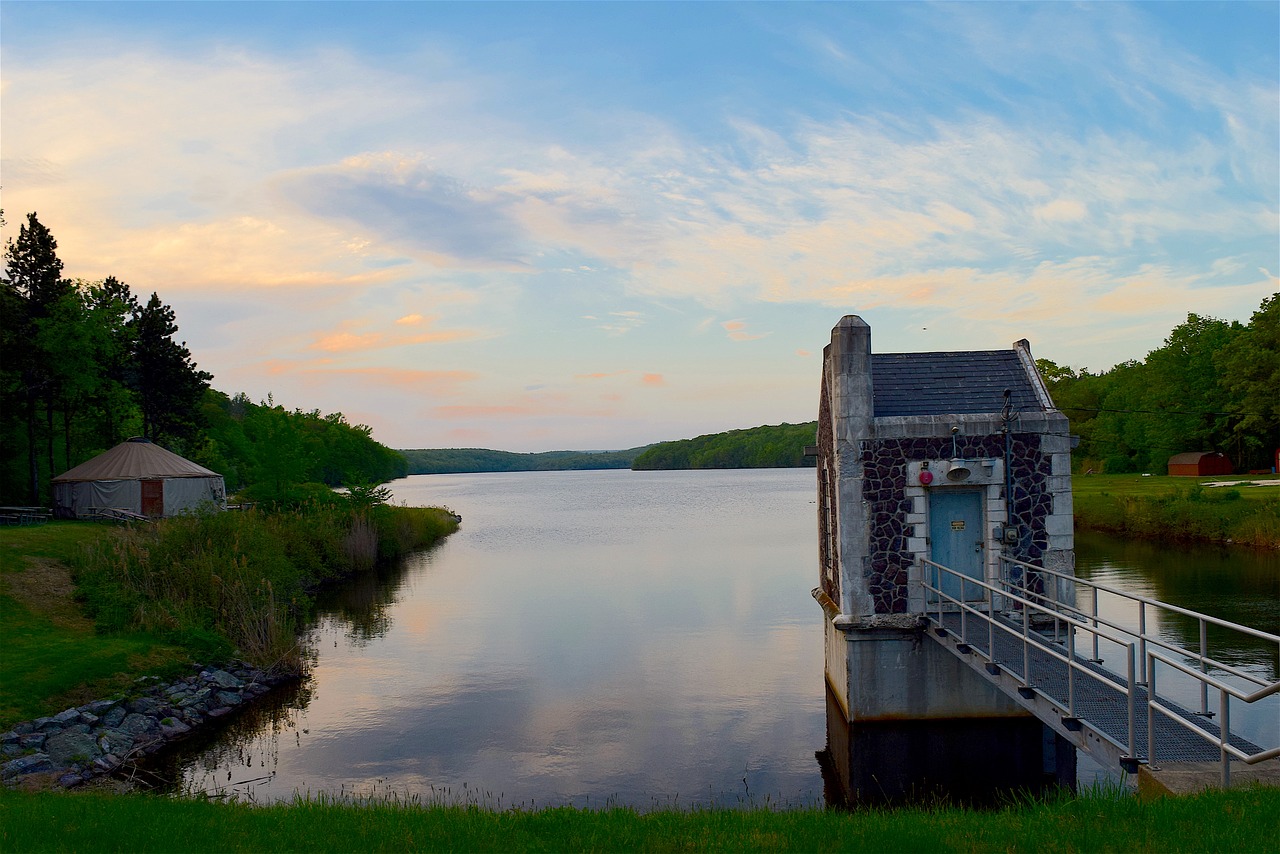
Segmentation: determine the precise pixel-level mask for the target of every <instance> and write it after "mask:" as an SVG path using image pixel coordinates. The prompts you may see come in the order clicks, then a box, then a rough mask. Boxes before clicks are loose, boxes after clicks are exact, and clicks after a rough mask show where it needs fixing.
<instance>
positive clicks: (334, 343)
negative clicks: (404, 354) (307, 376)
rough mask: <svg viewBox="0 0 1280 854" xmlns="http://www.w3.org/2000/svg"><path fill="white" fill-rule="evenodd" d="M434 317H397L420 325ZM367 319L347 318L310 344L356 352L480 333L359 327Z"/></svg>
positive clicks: (400, 323) (333, 350)
mask: <svg viewBox="0 0 1280 854" xmlns="http://www.w3.org/2000/svg"><path fill="white" fill-rule="evenodd" d="M433 321H434V319H433V318H423V317H422V316H421V315H410V316H409V317H402V318H400V319H399V320H397V321H395V324H396V325H397V326H419V325H422V324H424V323H425V324H426V325H428V326H430V325H432V324H433ZM366 325H367V323H366V322H363V321H351V320H349V321H345V322H344V323H343V324H342V327H341V328H339V329H337V330H334V331H332V332H326V333H321V334H320V335H319V336H318V337H317V338H316V339H315V341H314V342H312V344H311V345H310V347H309V349H311V350H320V351H322V352H325V353H355V352H364V351H368V350H384V349H387V348H390V347H407V346H410V345H413V344H431V343H440V342H445V341H461V340H465V339H468V338H475V337H478V333H475V332H471V331H468V330H465V329H442V330H427V331H425V332H413V333H402V332H395V333H388V332H381V331H378V330H371V331H368V332H363V331H359V330H361V329H362V328H363V327H364V326H366Z"/></svg>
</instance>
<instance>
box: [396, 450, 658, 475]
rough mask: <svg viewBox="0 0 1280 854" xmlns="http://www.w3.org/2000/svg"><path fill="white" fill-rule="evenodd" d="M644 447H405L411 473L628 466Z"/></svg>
mask: <svg viewBox="0 0 1280 854" xmlns="http://www.w3.org/2000/svg"><path fill="white" fill-rule="evenodd" d="M643 450H644V448H631V449H630V450H626V451H544V452H542V453H538V454H516V453H512V452H510V451H491V450H489V449H487V448H431V449H423V448H420V449H417V450H408V451H405V450H402V451H400V453H401V454H403V455H404V457H405V459H406V460H408V466H409V474H463V473H471V472H486V471H579V470H583V469H625V468H630V467H631V463H632V461H633V460H634V459H635V458H636V456H638V455H639V454H640V452H641V451H643Z"/></svg>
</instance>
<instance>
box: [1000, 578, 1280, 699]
mask: <svg viewBox="0 0 1280 854" xmlns="http://www.w3.org/2000/svg"><path fill="white" fill-rule="evenodd" d="M999 559H1000V564H1001V566H1002V567H1007V566H1010V565H1013V566H1019V567H1022V568H1023V570H1024V575H1025V574H1026V572H1034V573H1041V574H1045V575H1049V576H1052V577H1055V578H1058V579H1062V580H1066V581H1070V582H1071V583H1072V584H1073V585H1074V584H1080V585H1082V586H1084V587H1085V588H1086V589H1092V590H1093V591H1094V592H1093V614H1092V615H1091V616H1089V619H1090V620H1092V621H1094V622H1097V621H1100V620H1101V621H1103V622H1106V623H1107V624H1108V625H1112V626H1114V625H1115V624H1114V623H1110V622H1107V621H1106V620H1105V619H1104V618H1102V617H1101V616H1100V615H1099V614H1098V591H1100V590H1101V591H1104V592H1106V593H1110V594H1112V595H1114V596H1117V597H1119V598H1120V599H1121V600H1128V601H1131V602H1136V603H1138V606H1139V607H1138V631H1137V633H1136V634H1135V633H1134V632H1133V631H1132V630H1129V629H1123V628H1122V629H1121V630H1122V631H1125V632H1126V633H1128V634H1129V635H1131V636H1133V637H1137V638H1138V644H1139V660H1140V664H1141V668H1142V669H1141V673H1140V674H1139V682H1140V683H1146V682H1148V681H1149V679H1150V676H1149V675H1148V672H1147V665H1148V662H1149V661H1150V659H1149V658H1148V657H1147V654H1146V653H1147V644H1148V643H1153V644H1155V645H1156V646H1158V647H1161V648H1164V649H1167V650H1171V651H1173V652H1176V653H1178V654H1180V655H1184V656H1186V657H1188V658H1191V659H1194V660H1195V661H1197V662H1199V664H1200V670H1201V672H1202V673H1203V674H1205V675H1207V674H1208V672H1209V669H1210V668H1211V667H1212V668H1215V669H1217V670H1220V671H1223V672H1225V673H1229V674H1231V675H1232V676H1234V677H1236V678H1237V679H1242V680H1244V681H1246V682H1251V683H1253V684H1255V685H1261V686H1264V687H1265V686H1267V685H1269V684H1270V683H1268V682H1267V681H1266V680H1265V679H1262V678H1260V677H1258V676H1255V675H1253V674H1251V673H1248V672H1246V671H1244V670H1240V669H1238V668H1236V667H1233V666H1232V665H1230V664H1227V663H1226V662H1222V661H1218V660H1217V659H1215V658H1213V657H1212V656H1210V655H1209V636H1208V627H1209V625H1214V626H1217V627H1219V628H1222V629H1226V630H1229V631H1234V632H1238V633H1240V634H1244V635H1247V636H1249V637H1253V638H1257V639H1259V640H1262V641H1265V642H1267V643H1275V644H1277V647H1278V650H1280V635H1273V634H1271V633H1270V632H1264V631H1262V630H1260V629H1255V628H1253V627H1252V626H1245V625H1241V624H1239V623H1233V622H1231V621H1229V620H1223V619H1221V618H1218V617H1214V616H1211V615H1209V614H1202V613H1200V612H1198V611H1192V610H1190V609H1187V608H1182V607H1180V606H1178V605H1172V604H1169V603H1167V602H1161V601H1160V600H1158V599H1153V598H1151V597H1149V596H1142V595H1139V594H1135V593H1129V592H1128V591H1125V590H1120V589H1118V588H1115V587H1112V586H1110V585H1107V584H1102V583H1100V582H1096V581H1092V580H1090V579H1086V578H1077V577H1076V576H1074V575H1068V574H1067V573H1064V572H1061V571H1059V570H1053V569H1046V568H1044V567H1038V566H1036V565H1035V564H1031V563H1027V562H1026V561H1021V560H1018V559H1016V558H1011V557H1008V556H1006V555H1003V554H1002V555H1000V556H999ZM1005 575H1006V573H1005V572H1003V571H1002V572H1001V576H1002V578H1003V577H1004V576H1005ZM1010 583H1012V582H1010ZM1023 589H1025V585H1024V586H1023ZM1060 593H1061V590H1060V589H1055V591H1054V595H1053V597H1052V600H1053V601H1058V602H1059V604H1060V605H1061V607H1063V608H1067V609H1070V610H1072V611H1074V612H1076V613H1079V614H1081V615H1082V616H1083V615H1084V612H1083V611H1081V610H1080V609H1079V608H1078V607H1077V606H1075V605H1074V604H1071V603H1066V602H1062V601H1061V600H1060V598H1059V597H1060ZM1046 598H1047V597H1046ZM1148 605H1150V606H1152V607H1154V608H1156V609H1158V610H1164V611H1168V612H1170V613H1174V614H1180V615H1182V616H1184V617H1189V618H1192V619H1194V620H1195V621H1196V622H1197V623H1198V625H1199V627H1200V649H1199V651H1198V652H1196V651H1192V650H1190V649H1187V648H1186V647H1182V646H1179V645H1177V644H1173V643H1170V642H1168V641H1165V640H1164V639H1163V638H1161V637H1159V636H1158V635H1150V634H1148V633H1147V606H1148ZM1093 648H1094V658H1095V659H1096V658H1097V657H1098V655H1097V650H1098V645H1097V638H1096V636H1095V638H1094V647H1093ZM1200 714H1202V715H1204V716H1206V717H1212V716H1213V714H1214V712H1211V711H1209V683H1208V682H1207V681H1205V680H1204V679H1201V680H1200Z"/></svg>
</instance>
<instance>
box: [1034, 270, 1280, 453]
mask: <svg viewBox="0 0 1280 854" xmlns="http://www.w3.org/2000/svg"><path fill="white" fill-rule="evenodd" d="M1036 364H1037V365H1038V366H1039V368H1040V373H1041V375H1042V376H1043V377H1044V379H1045V383H1046V384H1047V385H1048V387H1049V393H1050V394H1051V395H1052V397H1053V401H1054V403H1055V404H1056V405H1057V407H1058V408H1059V409H1061V410H1062V411H1063V412H1064V413H1065V414H1066V416H1067V418H1068V419H1070V422H1071V432H1072V433H1073V434H1075V435H1077V436H1079V437H1080V442H1079V445H1078V447H1077V448H1076V450H1075V451H1074V452H1073V455H1072V459H1073V464H1074V466H1075V468H1076V470H1077V471H1089V470H1093V471H1098V472H1101V471H1106V472H1111V473H1120V472H1153V473H1158V474H1163V473H1164V472H1165V471H1166V470H1167V469H1166V466H1167V464H1168V461H1169V458H1170V457H1172V456H1174V455H1175V454H1179V453H1184V452H1188V451H1216V452H1221V453H1224V454H1226V455H1227V456H1228V457H1229V458H1230V459H1231V461H1232V463H1233V465H1234V466H1235V468H1236V470H1237V471H1250V470H1265V471H1270V469H1271V467H1272V465H1273V464H1274V459H1275V452H1276V449H1277V448H1280V293H1276V294H1272V295H1271V296H1269V297H1267V298H1266V299H1264V300H1263V301H1262V304H1261V305H1260V306H1259V307H1258V310H1257V311H1255V312H1254V313H1253V316H1252V317H1251V318H1250V320H1249V322H1248V323H1247V324H1242V323H1240V322H1238V321H1226V320H1219V319H1217V318H1213V317H1202V316H1200V315H1197V314H1188V315H1187V320H1186V322H1185V323H1181V324H1179V325H1178V326H1176V327H1174V329H1173V330H1172V331H1171V332H1170V333H1169V336H1168V338H1166V339H1165V341H1164V343H1163V345H1162V346H1160V347H1158V348H1157V349H1155V350H1152V351H1151V352H1150V353H1148V354H1147V356H1146V358H1145V359H1143V360H1142V361H1137V360H1130V361H1127V362H1122V363H1120V364H1118V365H1116V366H1115V367H1113V368H1110V369H1109V370H1106V371H1102V372H1100V373H1091V372H1090V371H1089V370H1088V369H1087V368H1082V369H1080V370H1078V371H1077V370H1075V369H1073V368H1070V367H1063V366H1060V365H1057V364H1055V363H1054V362H1052V361H1050V360H1048V359H1038V360H1037V362H1036Z"/></svg>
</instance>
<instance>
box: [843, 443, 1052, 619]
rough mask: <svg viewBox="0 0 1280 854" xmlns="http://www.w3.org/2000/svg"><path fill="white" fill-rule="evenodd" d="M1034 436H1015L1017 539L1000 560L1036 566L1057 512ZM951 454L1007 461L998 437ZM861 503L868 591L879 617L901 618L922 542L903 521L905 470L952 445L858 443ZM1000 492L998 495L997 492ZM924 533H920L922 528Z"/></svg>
mask: <svg viewBox="0 0 1280 854" xmlns="http://www.w3.org/2000/svg"><path fill="white" fill-rule="evenodd" d="M1043 439H1044V437H1043V436H1041V435H1039V434H1036V433H1014V434H1012V467H1011V468H1012V480H1013V490H1012V493H1013V494H1012V496H1011V500H1010V501H1009V515H1010V518H1009V519H1008V520H1006V521H1007V522H1008V523H1010V524H1014V525H1017V526H1018V528H1019V530H1020V531H1021V532H1022V535H1021V538H1020V539H1019V541H1018V543H1017V544H1016V545H1010V546H1006V547H1005V549H1004V552H1005V554H1007V555H1009V556H1010V557H1014V558H1017V559H1019V560H1025V561H1028V562H1036V561H1039V560H1041V559H1042V558H1043V557H1044V555H1045V553H1046V551H1047V550H1048V548H1049V531H1048V527H1047V520H1048V519H1049V517H1050V515H1051V514H1052V513H1053V512H1054V496H1053V494H1052V493H1051V492H1050V489H1049V484H1050V477H1051V475H1052V474H1053V466H1052V459H1051V455H1050V454H1049V453H1046V452H1045V450H1044V448H1043V447H1042V445H1043ZM956 443H957V445H956V447H957V450H958V451H959V453H960V455H961V456H962V457H964V458H965V459H969V460H972V459H979V458H984V457H985V458H1000V459H1003V458H1004V454H1005V441H1004V436H1002V435H984V436H957V437H956ZM860 444H861V451H862V465H863V471H864V481H863V498H864V500H865V501H866V502H867V505H868V517H869V519H870V521H871V554H870V560H869V561H868V566H867V569H866V570H865V571H864V574H865V577H866V581H867V589H868V592H869V593H870V594H871V596H872V599H873V601H874V604H875V611H876V613H877V614H900V613H906V612H907V611H908V610H909V608H908V593H909V586H910V578H911V568H912V566H913V565H914V564H915V561H916V554H915V553H914V552H913V551H912V550H910V548H909V542H908V541H909V540H910V539H911V538H912V537H913V535H916V536H923V535H924V534H923V532H916V530H915V529H916V525H915V524H912V523H911V522H910V521H909V520H908V516H909V515H911V514H912V512H913V510H914V509H915V508H914V507H913V500H912V499H911V498H910V497H908V496H907V494H906V488H907V463H908V462H911V461H919V460H930V459H945V458H949V457H951V456H952V438H951V437H950V436H948V437H946V438H936V437H931V438H908V437H891V438H880V439H868V440H863V441H862V442H861V443H860ZM1002 491H1003V487H1002ZM921 527H923V526H921Z"/></svg>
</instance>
